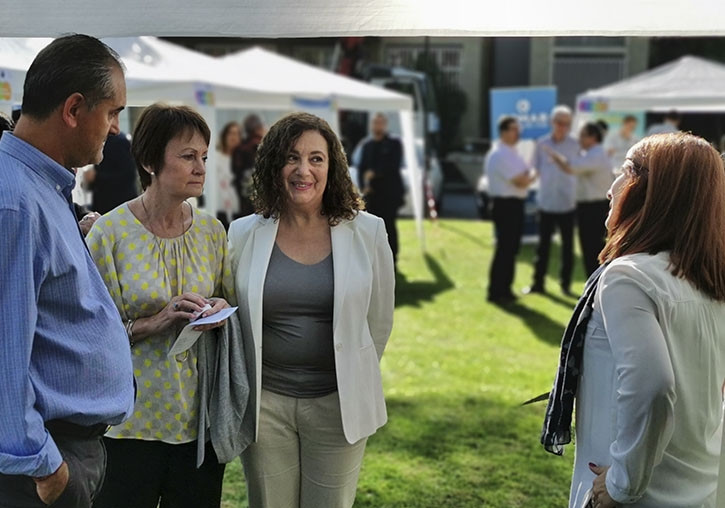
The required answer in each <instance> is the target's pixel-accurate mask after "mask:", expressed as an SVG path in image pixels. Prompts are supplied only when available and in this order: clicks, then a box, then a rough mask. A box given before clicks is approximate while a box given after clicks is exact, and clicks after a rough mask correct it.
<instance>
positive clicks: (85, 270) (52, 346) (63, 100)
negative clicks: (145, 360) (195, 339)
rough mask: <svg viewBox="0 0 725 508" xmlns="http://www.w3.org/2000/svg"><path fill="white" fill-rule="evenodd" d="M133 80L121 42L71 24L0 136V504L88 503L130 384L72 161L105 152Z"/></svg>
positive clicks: (129, 404) (90, 160) (93, 159)
mask: <svg viewBox="0 0 725 508" xmlns="http://www.w3.org/2000/svg"><path fill="white" fill-rule="evenodd" d="M125 103H126V85H125V81H124V76H123V68H122V66H121V63H120V60H119V57H118V55H116V54H115V53H114V52H113V51H112V50H111V49H110V48H108V47H107V46H106V45H105V44H103V43H102V42H100V41H98V40H97V39H94V38H92V37H88V36H84V35H71V36H67V37H62V38H59V39H56V40H55V41H53V42H52V43H51V44H50V45H48V46H47V47H46V48H45V49H43V50H42V51H41V52H40V53H39V54H38V56H37V57H36V59H35V60H34V62H33V64H32V65H31V66H30V69H29V70H28V72H27V75H26V79H25V87H24V97H23V115H22V116H21V118H20V120H18V124H17V126H16V127H15V131H14V133H13V134H9V133H5V134H4V135H3V136H2V139H0V175H2V177H1V178H0V224H2V225H3V228H2V232H3V238H2V243H1V244H0V308H2V311H3V319H2V320H0V386H2V390H0V504H1V505H2V506H3V507H10V508H15V507H33V506H38V507H40V506H46V505H49V504H52V503H53V506H57V507H61V508H62V507H74V508H77V507H90V506H91V503H92V499H93V497H94V495H95V493H96V491H97V490H98V488H99V487H100V486H101V483H102V479H103V475H104V468H105V465H104V462H105V451H104V449H103V444H102V441H101V436H102V434H103V433H104V432H105V429H106V427H107V425H109V424H118V423H121V422H122V421H123V420H125V419H126V418H127V417H128V416H129V415H130V413H131V411H132V408H133V398H134V388H133V372H132V366H131V356H130V348H129V344H128V336H127V334H126V332H125V330H124V327H123V324H122V322H121V319H120V317H119V315H118V311H117V310H116V307H115V305H114V304H113V301H112V300H111V298H110V295H109V294H108V290H107V289H106V286H105V285H104V283H103V280H102V279H101V276H100V275H99V273H98V271H97V270H96V268H95V266H94V264H93V261H92V259H91V257H90V255H89V253H88V251H87V249H86V246H85V242H84V239H83V237H82V235H81V233H80V230H79V228H78V224H77V222H76V218H75V215H74V213H73V205H72V202H71V190H72V189H73V185H74V182H75V180H74V174H73V170H72V168H75V167H80V166H84V165H86V164H96V163H98V162H100V161H101V159H102V158H103V144H104V142H105V139H106V137H107V136H108V135H109V134H117V133H118V132H119V126H118V115H119V113H120V112H121V110H123V108H124V106H125Z"/></svg>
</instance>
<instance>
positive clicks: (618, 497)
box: [605, 467, 642, 504]
mask: <svg viewBox="0 0 725 508" xmlns="http://www.w3.org/2000/svg"><path fill="white" fill-rule="evenodd" d="M615 476H616V473H613V472H612V468H611V467H610V468H609V471H608V472H607V478H606V480H605V486H606V487H607V493H608V494H609V497H611V498H612V500H613V501H616V502H617V503H618V504H632V503H636V502H637V501H639V498H641V497H642V496H641V495H639V496H633V495H631V494H629V493H628V492H626V491H625V490H623V489H620V488H619V487H617V486H616V485H615V484H614V479H615Z"/></svg>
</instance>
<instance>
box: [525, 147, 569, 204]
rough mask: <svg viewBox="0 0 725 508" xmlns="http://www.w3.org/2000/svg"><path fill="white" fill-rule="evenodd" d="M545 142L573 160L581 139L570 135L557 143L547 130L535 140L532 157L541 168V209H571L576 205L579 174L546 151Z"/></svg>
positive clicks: (533, 163) (534, 162) (534, 163)
mask: <svg viewBox="0 0 725 508" xmlns="http://www.w3.org/2000/svg"><path fill="white" fill-rule="evenodd" d="M544 146H548V147H549V148H551V149H552V150H553V151H555V152H557V153H560V154H561V155H563V156H564V157H566V158H567V160H572V159H574V158H575V157H577V155H578V154H579V143H578V142H577V140H575V139H574V138H572V137H571V136H567V137H565V138H564V139H563V140H561V142H559V143H557V142H555V141H554V139H553V138H552V137H551V134H547V135H546V136H543V137H541V138H539V140H538V141H537V142H536V149H535V150H534V156H533V159H532V161H531V163H532V165H533V166H534V167H535V168H536V169H537V170H538V171H539V192H538V194H537V198H538V201H539V209H540V210H542V211H544V212H549V213H566V212H572V211H574V209H575V208H576V177H575V176H574V175H570V174H568V173H564V172H563V171H562V170H561V168H559V166H558V165H557V164H556V163H555V162H554V161H553V160H552V158H551V156H550V155H549V154H548V153H546V151H544Z"/></svg>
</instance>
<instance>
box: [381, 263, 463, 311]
mask: <svg viewBox="0 0 725 508" xmlns="http://www.w3.org/2000/svg"><path fill="white" fill-rule="evenodd" d="M423 260H424V261H425V265H426V266H427V267H428V271H429V272H430V273H431V275H433V280H432V281H412V282H409V281H408V280H407V279H406V278H405V277H404V276H403V275H402V274H398V275H397V276H396V282H395V285H396V287H395V306H396V307H403V306H405V305H410V306H413V307H420V305H421V303H422V302H431V301H433V298H434V297H435V296H436V295H437V294H439V293H442V292H444V291H448V290H449V289H453V288H454V287H455V284H453V281H452V280H451V278H450V277H448V274H446V272H445V271H444V270H443V268H442V267H441V265H440V263H439V262H438V261H437V260H436V259H435V258H434V257H433V256H431V255H430V254H428V253H424V254H423Z"/></svg>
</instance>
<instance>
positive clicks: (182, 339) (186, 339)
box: [167, 307, 237, 356]
mask: <svg viewBox="0 0 725 508" xmlns="http://www.w3.org/2000/svg"><path fill="white" fill-rule="evenodd" d="M236 310H237V307H227V308H226V309H222V310H220V311H219V312H217V313H216V314H212V315H211V316H207V317H205V318H201V319H196V320H194V321H192V322H191V323H189V324H188V325H186V326H185V327H184V329H183V330H181V333H180V334H179V336H178V337H177V338H176V342H174V345H173V346H171V349H169V353H168V355H167V356H175V355H178V354H179V353H183V352H184V351H186V350H187V349H189V348H190V347H191V346H193V345H194V344H195V343H196V340H197V339H198V338H199V336H200V335H201V332H199V331H197V330H194V328H195V327H197V326H200V325H211V324H214V323H218V322H220V321H224V320H225V319H227V318H228V317H229V316H231V315H232V314H234V312H236Z"/></svg>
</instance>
